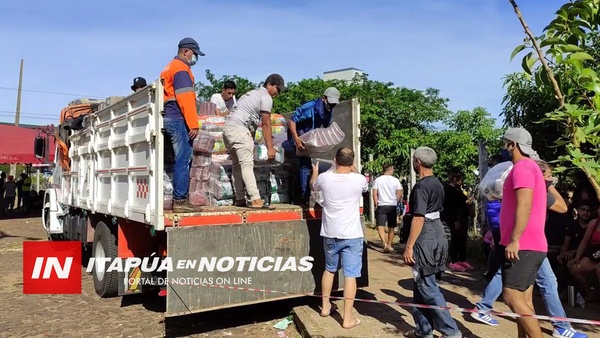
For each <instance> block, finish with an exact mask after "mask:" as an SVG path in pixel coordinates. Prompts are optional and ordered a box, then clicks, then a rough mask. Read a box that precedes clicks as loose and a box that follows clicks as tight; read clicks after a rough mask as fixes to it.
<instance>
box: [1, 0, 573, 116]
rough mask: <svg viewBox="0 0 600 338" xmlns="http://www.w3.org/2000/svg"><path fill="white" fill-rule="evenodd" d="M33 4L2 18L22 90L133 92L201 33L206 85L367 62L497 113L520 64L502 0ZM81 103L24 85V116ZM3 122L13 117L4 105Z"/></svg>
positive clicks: (394, 77)
mask: <svg viewBox="0 0 600 338" xmlns="http://www.w3.org/2000/svg"><path fill="white" fill-rule="evenodd" d="M545 3H546V4H545V5H541V4H537V5H531V4H530V5H528V7H524V8H523V11H524V14H525V16H526V18H528V19H530V21H531V22H530V24H531V26H532V27H533V28H534V29H537V31H538V32H539V30H540V29H541V27H542V26H543V25H544V24H545V23H547V22H549V21H550V20H551V18H552V13H553V11H554V10H555V9H556V8H558V7H559V5H560V3H561V2H558V1H556V0H552V1H546V2H545ZM28 4H29V5H28V6H26V8H24V6H22V5H21V4H19V3H18V2H12V3H9V4H8V11H5V13H12V15H10V16H8V17H6V18H5V19H3V20H0V45H2V46H7V48H3V57H2V58H0V69H3V72H2V75H3V76H2V77H0V86H2V87H12V88H15V87H16V86H17V83H18V74H19V69H18V68H19V60H20V59H21V58H24V59H25V71H24V84H23V88H25V89H32V90H43V91H52V92H60V93H75V94H85V95H93V96H100V97H106V96H111V95H127V94H129V93H130V89H129V86H130V85H131V81H132V79H133V78H134V77H136V76H143V77H145V78H146V79H147V80H149V81H152V80H154V79H156V78H157V77H158V75H159V74H160V71H161V70H162V68H163V67H164V65H165V64H166V63H167V62H168V61H169V60H170V59H171V58H172V57H173V56H174V54H175V52H176V45H177V42H178V41H179V40H180V39H181V38H183V37H185V36H192V37H194V38H196V39H197V40H198V42H199V43H200V46H201V49H202V50H203V51H204V52H205V53H206V56H205V57H203V58H201V59H200V61H199V63H198V65H197V66H195V67H194V72H195V75H196V80H204V69H206V68H209V69H211V70H212V71H213V72H214V73H216V74H217V75H223V74H230V75H233V74H236V75H240V76H244V77H248V78H250V79H251V80H253V81H256V82H259V81H262V80H263V79H264V78H265V77H266V76H267V75H268V74H270V73H273V72H278V73H280V74H282V75H283V76H284V78H285V79H286V80H287V81H297V80H300V79H302V78H310V77H315V76H321V75H322V73H323V72H324V71H327V70H332V69H338V68H346V67H357V68H360V69H363V70H365V71H366V72H367V73H369V74H370V77H371V78H372V79H376V80H381V81H392V82H394V83H395V84H396V85H401V86H407V87H413V88H418V89H424V88H426V87H434V88H438V89H440V90H441V93H442V95H443V96H445V97H448V98H450V99H451V103H450V108H451V109H453V110H456V109H472V108H474V107H476V106H484V107H486V108H488V109H489V110H490V111H491V112H492V113H494V115H497V114H498V113H499V111H500V102H501V98H502V95H503V90H502V81H501V78H502V76H504V75H505V74H507V73H509V72H512V71H516V70H519V65H518V62H513V63H510V62H509V59H508V58H509V55H510V52H511V51H512V49H513V47H514V46H515V45H517V44H519V43H520V42H521V41H522V39H523V33H522V31H521V29H520V27H519V23H518V21H517V19H516V17H515V15H514V13H513V12H512V9H511V7H510V5H509V4H508V2H506V1H501V0H479V1H476V0H463V1H455V2H449V1H442V0H431V1H423V2H410V3H408V2H398V1H391V0H383V1H378V2H365V1H355V0H350V1H341V0H337V1H324V2H317V1H313V0H310V1H302V2H291V3H287V2H286V3H282V2H276V1H271V0H269V1H262V2H259V3H257V2H247V1H241V0H233V1H229V2H226V3H221V2H209V1H187V2H172V3H170V4H169V6H166V5H165V3H164V2H158V1H156V0H149V1H145V2H143V3H134V2H117V1H113V0H109V1H103V2H102V4H101V5H98V4H97V3H94V4H92V3H88V2H84V1H79V2H76V1H60V2H45V1H40V0H37V1H31V2H28ZM15 27H18V29H15ZM74 98H76V97H74V96H61V95H51V94H41V93H32V92H24V93H23V103H22V112H23V119H22V121H24V123H25V121H29V122H37V123H49V122H58V115H59V112H60V109H61V108H62V107H64V106H65V105H66V104H67V103H68V102H69V101H70V100H72V99H74ZM15 99H16V93H15V92H14V91H9V90H0V111H14V109H15V108H14V107H15V103H14V102H15ZM53 119H54V120H53ZM0 120H1V121H11V120H12V119H11V118H10V116H9V114H6V113H2V112H0Z"/></svg>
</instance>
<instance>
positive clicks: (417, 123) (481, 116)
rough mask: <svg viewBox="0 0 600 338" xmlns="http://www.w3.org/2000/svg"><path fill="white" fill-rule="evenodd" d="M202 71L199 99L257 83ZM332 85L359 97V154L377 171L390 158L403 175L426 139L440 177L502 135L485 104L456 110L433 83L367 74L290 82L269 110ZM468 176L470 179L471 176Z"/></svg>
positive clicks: (289, 106) (291, 105)
mask: <svg viewBox="0 0 600 338" xmlns="http://www.w3.org/2000/svg"><path fill="white" fill-rule="evenodd" d="M206 75H207V79H208V84H202V83H198V84H197V85H196V88H197V91H198V96H199V98H200V99H202V100H206V99H208V98H210V95H212V94H213V93H218V92H220V91H221V86H222V83H223V82H224V81H225V80H226V79H228V78H233V79H234V81H236V83H237V84H238V92H237V96H238V97H239V96H240V95H243V93H245V91H248V90H250V89H253V88H255V87H256V86H255V85H254V84H253V83H252V82H251V81H249V80H247V79H244V78H240V77H237V76H231V77H225V76H223V77H221V78H220V79H217V78H216V76H215V75H214V74H212V73H211V72H210V71H209V70H207V71H206ZM240 83H243V84H244V85H243V87H242V86H240ZM330 86H334V87H336V88H338V89H339V90H340V93H341V99H342V100H347V99H351V98H358V99H359V101H360V110H361V121H360V125H361V146H362V151H361V153H362V156H363V158H362V159H361V160H362V162H363V163H364V164H365V167H366V169H367V170H369V171H371V172H375V173H379V172H380V171H381V168H382V167H383V165H384V164H393V165H394V166H395V167H396V169H397V171H398V172H399V173H400V174H401V175H408V174H409V173H410V170H412V169H411V168H410V167H409V163H410V149H411V148H413V149H414V148H416V147H418V146H421V145H429V146H431V147H432V148H433V149H435V150H436V152H438V154H440V156H441V157H440V158H441V161H440V163H439V164H438V165H437V166H436V171H437V172H438V173H440V174H441V175H442V177H445V176H444V175H445V173H447V172H448V170H449V169H450V166H458V167H460V168H463V170H465V172H466V173H467V174H468V173H470V172H471V171H472V170H473V169H475V168H477V143H478V140H479V139H483V140H485V141H491V140H495V139H498V137H499V135H500V132H499V131H498V130H496V129H495V127H494V125H495V122H494V119H493V118H491V116H490V115H489V113H488V112H487V111H485V109H483V108H476V109H475V110H473V112H470V111H460V112H458V113H456V114H454V113H452V112H451V111H450V110H448V107H447V104H448V99H446V98H443V97H441V96H440V93H439V91H438V90H437V89H433V88H427V89H425V90H423V91H421V90H416V89H411V88H405V87H396V86H394V84H393V83H391V82H381V81H375V80H370V79H369V78H368V75H362V76H357V77H356V78H355V79H353V80H352V81H324V80H323V79H320V78H311V79H303V80H300V81H298V82H292V83H288V84H287V87H288V90H287V91H286V92H284V93H281V94H280V95H279V96H278V97H277V98H276V99H275V100H274V107H273V111H274V112H276V113H288V112H292V111H295V110H296V109H297V108H298V107H300V106H301V105H302V104H304V103H306V102H307V101H310V100H314V99H317V98H319V97H321V95H322V94H323V92H324V91H325V89H326V88H327V87H330ZM240 88H244V89H240ZM439 122H446V123H448V124H449V125H450V126H451V128H453V129H456V130H459V131H458V132H455V131H453V130H447V131H444V132H437V131H436V130H434V128H433V124H434V123H439ZM369 154H373V155H374V159H375V160H374V161H373V162H371V163H368V156H369ZM471 176H472V174H471ZM470 180H474V176H472V177H471V178H470Z"/></svg>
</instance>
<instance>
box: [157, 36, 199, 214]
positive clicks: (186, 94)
mask: <svg viewBox="0 0 600 338" xmlns="http://www.w3.org/2000/svg"><path fill="white" fill-rule="evenodd" d="M178 47H179V49H178V51H177V56H176V57H175V58H174V59H173V60H172V61H171V62H169V64H168V65H167V66H166V67H165V69H164V70H163V71H162V73H161V74H160V80H161V83H162V85H163V87H164V100H165V104H164V111H165V113H164V128H165V132H166V135H165V136H166V137H168V138H169V139H170V140H171V143H172V144H173V152H174V155H175V165H174V167H173V168H172V169H173V170H172V172H173V211H174V212H192V211H198V208H197V207H195V206H193V205H192V204H190V202H189V200H188V190H189V187H190V161H191V157H192V141H193V139H194V138H195V137H196V136H197V135H198V131H199V126H198V115H197V113H196V91H195V90H194V75H193V74H192V70H191V68H190V67H191V66H193V65H195V64H196V62H197V61H198V56H204V53H202V52H201V51H200V47H199V45H198V43H197V42H196V40H194V39H192V38H185V39H183V40H181V41H180V42H179V46H178ZM167 171H171V170H167Z"/></svg>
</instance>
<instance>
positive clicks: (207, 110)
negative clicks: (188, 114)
mask: <svg viewBox="0 0 600 338" xmlns="http://www.w3.org/2000/svg"><path fill="white" fill-rule="evenodd" d="M196 109H197V113H198V115H216V114H217V105H216V104H214V103H212V102H210V101H204V102H199V103H196Z"/></svg>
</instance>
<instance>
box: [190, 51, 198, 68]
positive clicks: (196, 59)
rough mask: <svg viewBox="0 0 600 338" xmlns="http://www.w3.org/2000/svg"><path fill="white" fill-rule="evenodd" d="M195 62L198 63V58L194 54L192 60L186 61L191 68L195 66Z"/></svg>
mask: <svg viewBox="0 0 600 338" xmlns="http://www.w3.org/2000/svg"><path fill="white" fill-rule="evenodd" d="M196 62H198V57H197V56H196V54H194V56H192V59H191V60H190V61H188V64H189V65H190V67H191V66H193V65H195V64H196Z"/></svg>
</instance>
